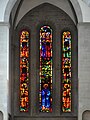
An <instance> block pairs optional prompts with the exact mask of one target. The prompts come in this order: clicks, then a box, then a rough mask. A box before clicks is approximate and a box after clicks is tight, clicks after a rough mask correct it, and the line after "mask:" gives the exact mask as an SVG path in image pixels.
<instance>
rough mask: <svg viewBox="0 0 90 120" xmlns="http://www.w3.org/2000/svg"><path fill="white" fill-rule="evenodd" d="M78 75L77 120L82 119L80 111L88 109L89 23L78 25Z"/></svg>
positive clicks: (89, 90)
mask: <svg viewBox="0 0 90 120" xmlns="http://www.w3.org/2000/svg"><path fill="white" fill-rule="evenodd" d="M78 76H79V82H78V87H79V93H78V95H79V101H78V102H79V108H78V111H79V118H78V120H82V113H83V112H84V111H85V110H90V23H82V24H79V27H78Z"/></svg>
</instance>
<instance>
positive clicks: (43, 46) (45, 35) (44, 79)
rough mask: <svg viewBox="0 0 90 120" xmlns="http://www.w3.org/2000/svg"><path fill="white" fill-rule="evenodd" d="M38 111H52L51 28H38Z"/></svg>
mask: <svg viewBox="0 0 90 120" xmlns="http://www.w3.org/2000/svg"><path fill="white" fill-rule="evenodd" d="M39 110H40V112H52V29H51V28H50V27H49V26H43V27H41V29H40V93H39Z"/></svg>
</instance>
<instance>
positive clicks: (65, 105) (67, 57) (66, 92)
mask: <svg viewBox="0 0 90 120" xmlns="http://www.w3.org/2000/svg"><path fill="white" fill-rule="evenodd" d="M62 111H63V112H71V33H70V32H69V31H66V32H63V35H62Z"/></svg>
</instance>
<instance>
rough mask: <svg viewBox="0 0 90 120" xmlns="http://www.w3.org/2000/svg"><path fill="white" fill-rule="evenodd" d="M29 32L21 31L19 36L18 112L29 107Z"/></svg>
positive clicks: (26, 110)
mask: <svg viewBox="0 0 90 120" xmlns="http://www.w3.org/2000/svg"><path fill="white" fill-rule="evenodd" d="M28 84H29V33H28V32H27V31H22V32H21V36H20V112H28V108H29V96H28V94H29V87H28Z"/></svg>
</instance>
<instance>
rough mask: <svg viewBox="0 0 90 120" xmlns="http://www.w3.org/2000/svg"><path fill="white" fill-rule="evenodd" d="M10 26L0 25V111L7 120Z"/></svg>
mask: <svg viewBox="0 0 90 120" xmlns="http://www.w3.org/2000/svg"><path fill="white" fill-rule="evenodd" d="M8 30H9V29H8V25H4V24H3V25H2V24H1V23H0V111H2V113H3V115H4V120H7V113H8V107H7V101H8V82H9V81H8V38H9V36H8V35H9V31H8Z"/></svg>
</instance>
